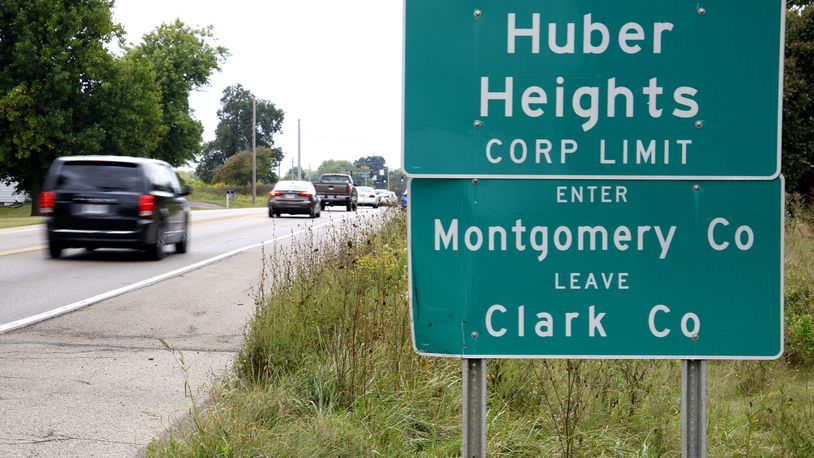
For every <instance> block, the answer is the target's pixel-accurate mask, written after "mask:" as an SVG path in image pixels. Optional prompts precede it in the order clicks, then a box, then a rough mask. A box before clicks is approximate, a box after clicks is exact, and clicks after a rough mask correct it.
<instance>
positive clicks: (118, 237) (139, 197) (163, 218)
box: [39, 156, 189, 260]
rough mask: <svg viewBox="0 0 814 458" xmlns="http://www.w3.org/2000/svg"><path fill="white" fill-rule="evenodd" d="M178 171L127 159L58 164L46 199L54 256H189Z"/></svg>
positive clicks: (43, 209) (45, 192)
mask: <svg viewBox="0 0 814 458" xmlns="http://www.w3.org/2000/svg"><path fill="white" fill-rule="evenodd" d="M188 194H189V188H187V187H184V188H183V189H182V188H181V185H180V183H179V182H178V177H177V176H176V175H175V172H174V171H173V169H172V167H170V165H169V164H167V163H166V162H163V161H158V160H154V159H145V158H135V157H127V156H70V157H62V158H58V159H56V160H55V161H54V162H53V164H51V168H50V169H49V170H48V175H47V176H46V179H45V186H44V187H43V192H42V193H41V194H40V196H39V198H40V200H39V203H40V211H41V213H42V214H43V215H45V216H46V217H47V220H46V227H47V234H48V253H49V254H50V255H51V257H52V258H59V257H60V255H61V253H62V250H64V249H65V248H86V249H88V250H94V249H96V248H132V249H140V250H146V251H147V253H148V254H149V255H150V257H151V258H153V259H155V260H159V259H162V258H163V257H164V255H165V252H164V247H165V246H166V245H175V251H176V252H178V253H186V251H187V248H188V245H189V205H188V204H187V201H186V199H184V196H186V195H188Z"/></svg>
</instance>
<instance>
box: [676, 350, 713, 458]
mask: <svg viewBox="0 0 814 458" xmlns="http://www.w3.org/2000/svg"><path fill="white" fill-rule="evenodd" d="M681 456H682V458H706V456H707V362H706V361H703V360H691V359H684V360H681Z"/></svg>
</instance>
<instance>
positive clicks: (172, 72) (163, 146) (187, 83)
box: [128, 20, 228, 166]
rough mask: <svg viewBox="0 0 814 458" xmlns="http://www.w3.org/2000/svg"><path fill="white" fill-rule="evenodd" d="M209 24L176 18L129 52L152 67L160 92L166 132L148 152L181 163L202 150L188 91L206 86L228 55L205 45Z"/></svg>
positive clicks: (210, 36)
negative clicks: (200, 25)
mask: <svg viewBox="0 0 814 458" xmlns="http://www.w3.org/2000/svg"><path fill="white" fill-rule="evenodd" d="M211 38H212V27H211V26H210V27H206V28H201V29H194V28H190V27H188V26H186V25H184V23H183V22H181V21H180V20H176V21H175V22H174V23H172V24H161V25H160V26H158V27H157V28H156V29H155V30H153V31H152V32H150V33H148V34H147V35H145V36H144V37H143V42H142V43H141V44H140V45H138V46H136V47H134V48H132V49H130V50H129V51H128V57H129V58H131V59H134V60H136V61H138V62H142V63H147V64H149V65H151V66H152V68H153V70H154V72H155V75H156V82H157V84H158V87H159V88H160V90H161V107H162V118H163V123H164V125H165V126H167V131H166V133H165V135H163V137H162V138H161V140H160V141H159V143H158V145H157V147H156V148H155V149H154V151H152V152H151V154H150V156H151V157H154V158H157V159H161V160H164V161H167V162H169V163H170V164H172V165H174V166H179V165H182V164H184V163H186V162H188V161H190V160H192V159H194V158H195V156H196V155H198V154H200V152H201V151H202V139H201V134H202V133H203V125H202V124H201V123H200V121H198V120H196V119H194V118H193V117H192V113H191V111H190V108H189V94H190V92H192V91H193V90H195V89H198V88H200V87H202V86H204V85H206V84H207V82H208V81H209V77H210V76H211V75H212V72H213V71H215V70H220V64H221V63H222V62H223V60H224V59H225V58H226V56H227V55H228V52H227V50H226V48H224V47H221V46H213V45H211V44H209V40H210V39H211Z"/></svg>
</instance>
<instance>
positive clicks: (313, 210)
mask: <svg viewBox="0 0 814 458" xmlns="http://www.w3.org/2000/svg"><path fill="white" fill-rule="evenodd" d="M316 216H317V206H316V205H313V206H311V210H309V211H308V217H309V218H314V217H316Z"/></svg>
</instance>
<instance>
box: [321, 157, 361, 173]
mask: <svg viewBox="0 0 814 458" xmlns="http://www.w3.org/2000/svg"><path fill="white" fill-rule="evenodd" d="M351 170H353V163H351V161H344V160H336V159H327V160H325V161H322V164H319V167H317V175H322V174H323V173H348V172H350V171H351Z"/></svg>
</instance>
